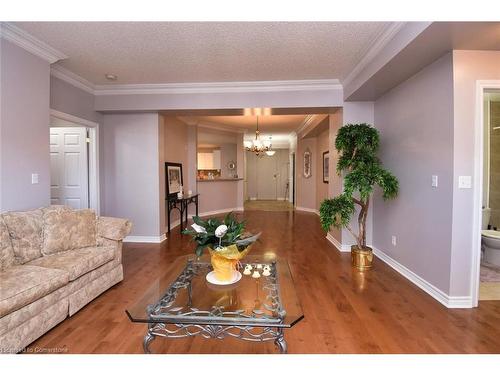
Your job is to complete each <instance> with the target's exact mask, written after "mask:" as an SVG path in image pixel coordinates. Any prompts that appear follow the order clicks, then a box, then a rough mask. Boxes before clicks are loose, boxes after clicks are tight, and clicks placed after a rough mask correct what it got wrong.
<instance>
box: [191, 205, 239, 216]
mask: <svg viewBox="0 0 500 375" xmlns="http://www.w3.org/2000/svg"><path fill="white" fill-rule="evenodd" d="M243 210H244V208H243V207H233V208H224V209H222V210H216V211H208V212H202V213H201V214H199V215H198V216H200V217H203V216H213V215H219V214H225V213H228V212H231V211H243ZM193 216H194V215H189V217H190V218H192V217H193Z"/></svg>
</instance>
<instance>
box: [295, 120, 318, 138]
mask: <svg viewBox="0 0 500 375" xmlns="http://www.w3.org/2000/svg"><path fill="white" fill-rule="evenodd" d="M315 116H316V115H307V116H306V117H305V118H304V121H302V124H301V125H300V127H299V128H298V129H297V130H296V132H295V133H297V135H298V134H300V133H302V132H303V131H304V130H305V129H306V128H307V127H308V126H309V125H310V124H311V122H312V121H313V120H314V117H315Z"/></svg>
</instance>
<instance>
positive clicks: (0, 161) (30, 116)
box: [0, 39, 50, 211]
mask: <svg viewBox="0 0 500 375" xmlns="http://www.w3.org/2000/svg"><path fill="white" fill-rule="evenodd" d="M0 52H1V53H0V55H1V63H0V65H1V119H0V211H8V210H25V209H32V208H37V207H40V206H45V205H48V204H49V203H50V159H49V74H50V70H49V63H48V62H47V61H44V60H42V59H41V58H39V57H37V56H35V55H32V54H31V53H29V52H26V51H25V50H24V49H22V48H20V47H17V46H16V45H14V44H12V43H10V42H8V41H6V40H5V39H0ZM32 173H38V175H39V183H38V184H35V185H33V184H31V174H32Z"/></svg>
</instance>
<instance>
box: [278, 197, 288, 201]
mask: <svg viewBox="0 0 500 375" xmlns="http://www.w3.org/2000/svg"><path fill="white" fill-rule="evenodd" d="M276 200H277V201H285V200H286V199H285V197H278V198H276Z"/></svg>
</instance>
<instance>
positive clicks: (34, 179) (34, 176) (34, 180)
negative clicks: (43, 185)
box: [31, 173, 38, 184]
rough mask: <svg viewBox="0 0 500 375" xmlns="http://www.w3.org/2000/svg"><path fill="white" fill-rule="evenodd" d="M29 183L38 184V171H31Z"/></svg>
mask: <svg viewBox="0 0 500 375" xmlns="http://www.w3.org/2000/svg"><path fill="white" fill-rule="evenodd" d="M31 183H32V184H38V173H32V174H31Z"/></svg>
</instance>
